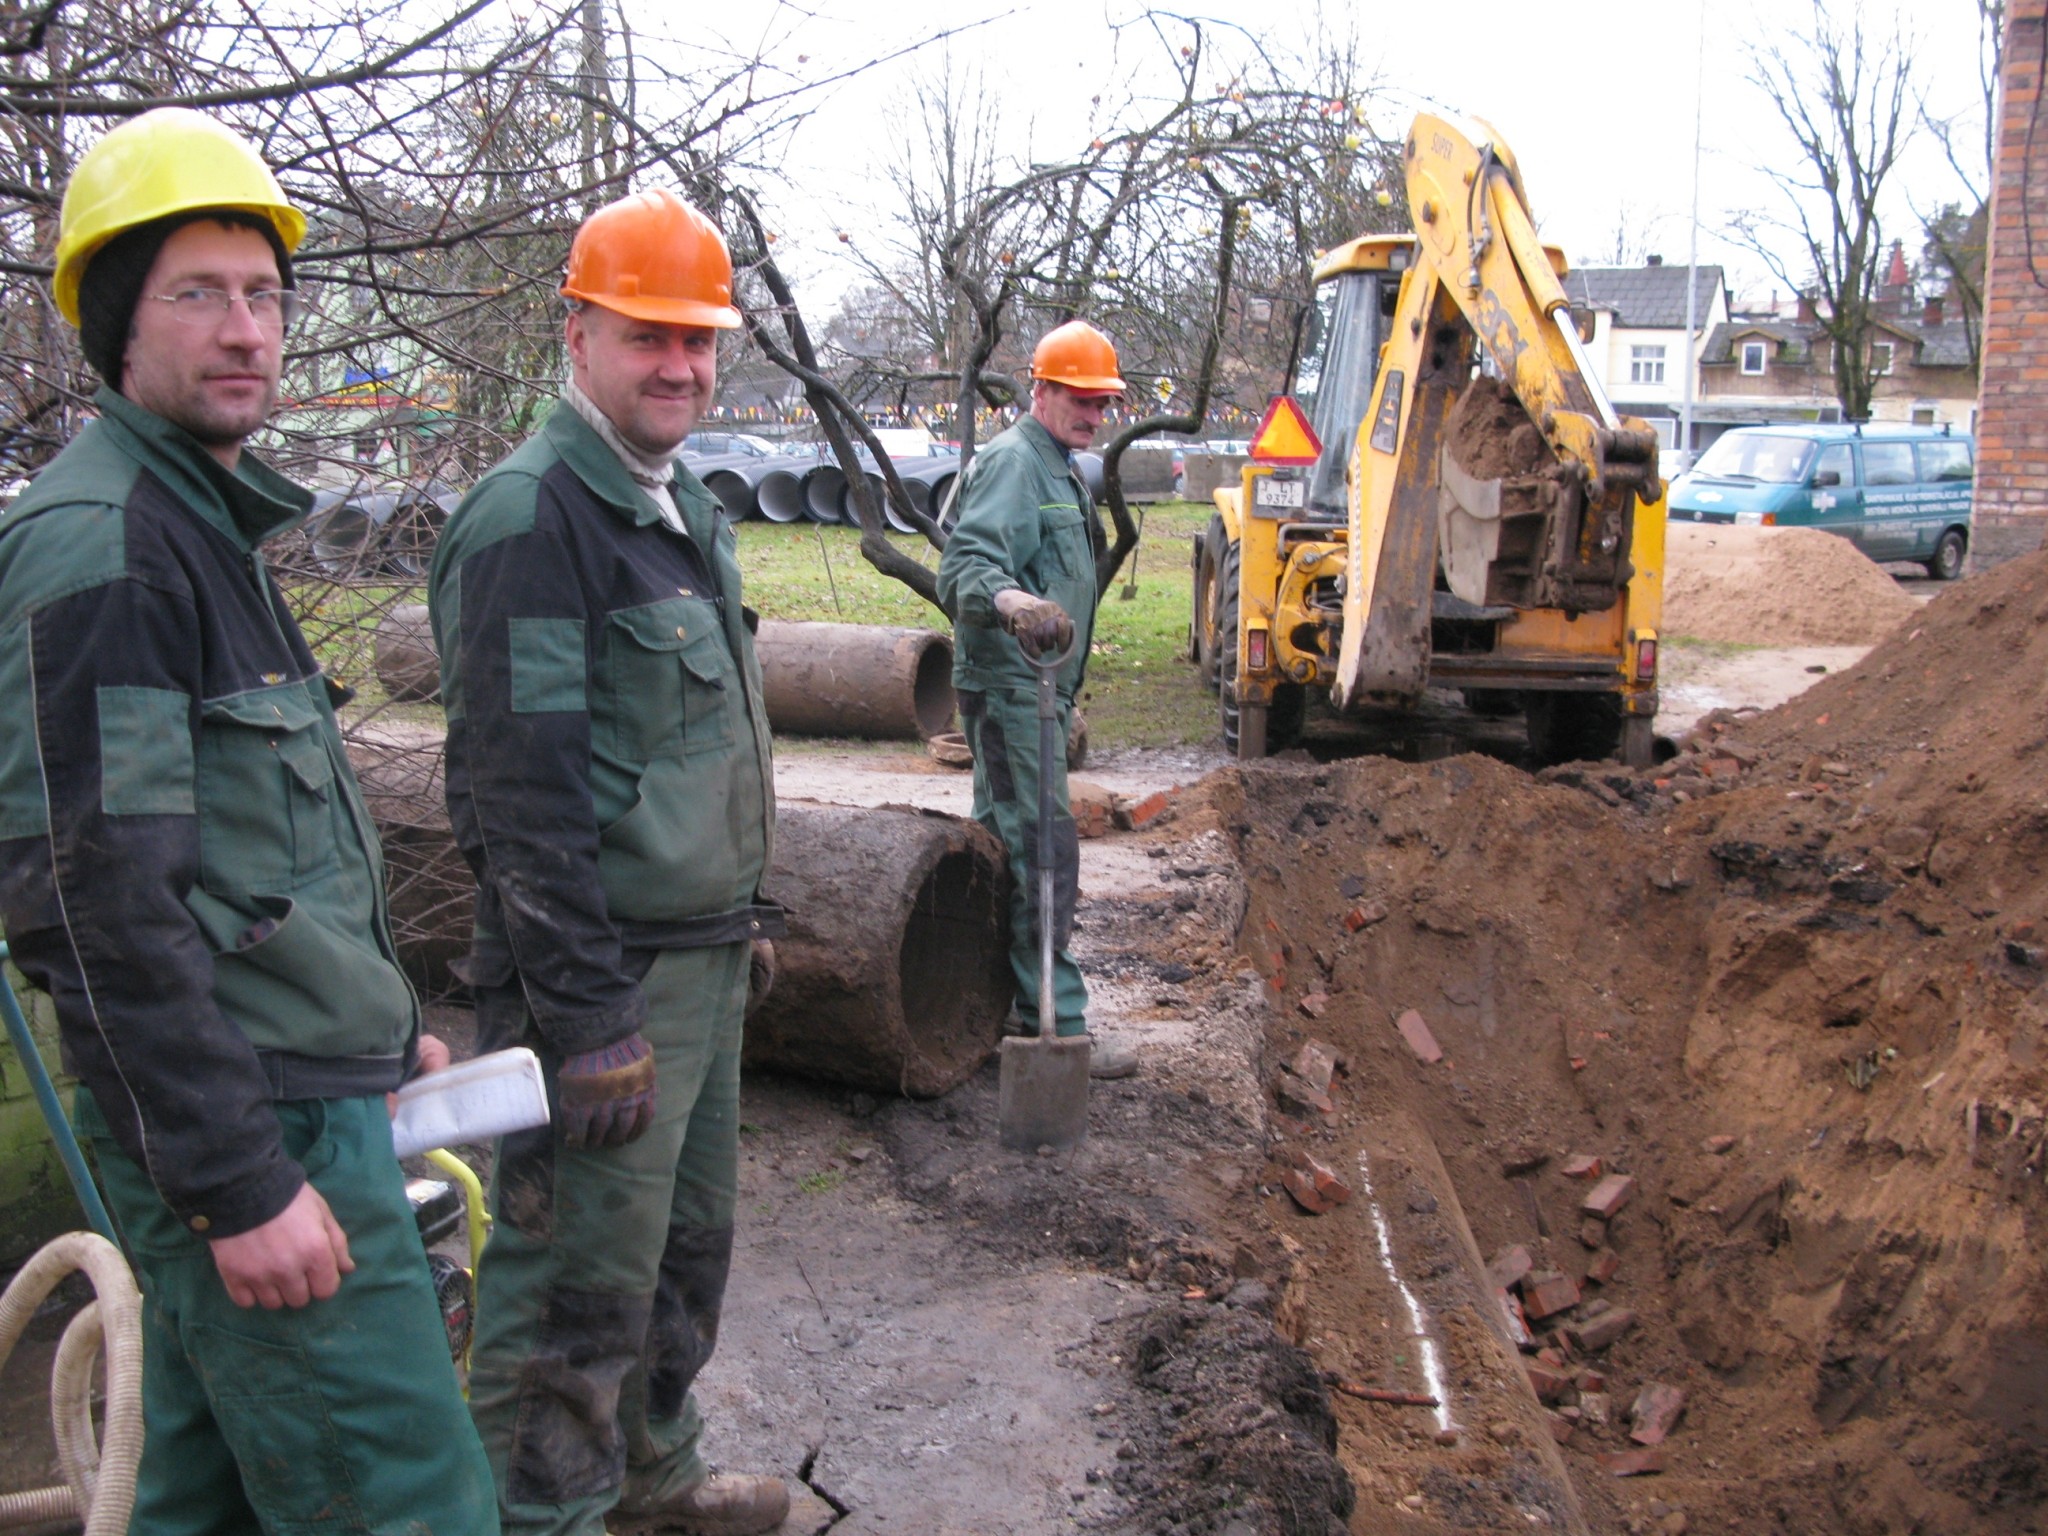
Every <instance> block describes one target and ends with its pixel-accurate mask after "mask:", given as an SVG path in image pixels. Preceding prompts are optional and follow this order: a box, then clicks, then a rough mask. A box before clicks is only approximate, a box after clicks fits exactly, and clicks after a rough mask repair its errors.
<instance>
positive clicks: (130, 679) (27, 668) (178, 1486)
mask: <svg viewBox="0 0 2048 1536" xmlns="http://www.w3.org/2000/svg"><path fill="white" fill-rule="evenodd" d="M305 228H306V221H305V218H304V216H303V215H302V214H301V213H300V212H299V211H298V210H297V209H296V208H294V207H292V205H291V204H290V203H289V202H288V201H287V200H286V199H285V197H284V194H283V193H282V192H281V191H280V190H279V189H278V186H277V183H276V181H275V180H273V179H272V177H271V174H270V171H269V169H268V168H267V167H266V166H265V165H264V164H263V162H262V160H261V159H259V158H258V157H257V155H256V154H255V152H254V151H253V150H252V149H251V148H250V147H249V146H248V145H247V144H246V143H244V142H243V141H242V140H241V139H240V138H238V137H237V136H236V135H234V134H233V133H232V132H230V131H229V130H228V129H226V128H224V127H222V126H221V125H220V124H218V123H216V122H214V121H213V120H212V119H210V118H207V117H204V116H201V115H200V114H198V113H196V112H190V111H185V110H181V109H172V108H166V109H160V110H158V111H153V112H148V113H145V114H143V115H142V116H139V117H137V118H135V119H134V120H132V121H130V122H128V123H126V124H124V125H122V126H120V127H118V128H116V129H114V130H113V131H111V132H110V133H108V134H106V135H105V136H104V137H103V138H101V139H100V140H99V142H98V143H97V144H95V145H94V146H93V147H92V148H91V149H89V150H88V151H87V152H86V153H85V154H84V155H83V156H82V157H81V158H80V160H79V162H78V165H77V168H76V170H75V171H74V172H73V173H72V177H71V181H70V184H69V185H68V186H67V188H66V189H65V195H64V205H63V210H62V213H61V216H60V222H59V231H58V241H57V253H56V255H57V261H56V272H55V278H54V282H53V285H52V286H53V289H54V297H55V299H56V303H57V308H58V309H59V311H60V312H61V313H62V314H63V316H64V318H65V319H66V320H69V321H71V322H72V323H73V324H75V325H76V326H77V327H78V331H79V343H80V346H81V348H82V349H83V351H84V353H85V356H86V359H87V361H88V362H90V363H91V365H92V366H93V368H94V369H95V370H96V371H97V372H98V373H99V375H100V377H101V378H102V379H103V380H104V381H105V387H104V388H103V389H101V390H100V392H99V395H98V397H97V400H96V405H97V408H98V412H99V415H98V419H97V420H95V421H93V422H92V423H91V424H90V425H88V426H87V427H86V428H85V430H84V431H83V432H81V433H80V434H79V435H78V437H77V438H76V439H75V440H74V441H73V442H72V443H71V444H70V445H69V446H68V447H67V448H66V449H65V450H64V451H63V452H62V453H61V454H59V455H58V456H57V458H56V459H55V460H54V461H52V462H51V464H50V465H49V466H48V467H47V468H46V469H45V470H44V471H43V472H42V474H41V475H39V476H37V478H36V480H35V482H34V483H33V484H32V485H31V486H30V487H29V488H28V489H27V491H25V492H24V493H23V494H22V495H21V496H20V497H19V498H18V499H17V500H16V502H15V503H14V505H13V507H12V509H11V510H10V511H9V512H8V513H7V514H6V516H5V517H4V518H0V678H4V679H5V687H6V696H7V698H8V700H9V701H10V704H11V706H12V713H13V716H14V719H15V726H16V728H15V729H14V730H13V731H11V732H10V733H9V737H8V743H9V744H8V745H7V747H6V748H5V749H4V750H0V923H4V925H5V930H6V935H7V942H8V945H9V946H10V948H11V950H12V952H13V957H14V960H15V962H16V964H18V965H19V966H20V968H21V970H22V972H23V974H24V975H26V976H27V977H28V979H29V980H30V982H31V983H33V984H34V985H35V986H37V987H39V988H41V989H42V990H43V991H45V992H47V993H49V994H50V996H51V997H52V998H53V999H54V1001H55V1006H56V1012H57V1020H58V1026H59V1029H60V1032H61V1036H62V1040H63V1046H64V1056H65V1060H66V1063H67V1064H68V1066H69V1067H70V1068H71V1070H73V1071H74V1072H75V1073H76V1074H77V1076H78V1080H79V1089H78V1095H77V1102H76V1108H75V1118H76V1121H77V1124H78V1128H79V1131H80V1133H81V1135H82V1136H83V1137H84V1138H85V1139H88V1140H90V1141H91V1142H92V1144H93V1147H94V1150H95V1152H96V1154H97V1158H98V1165H99V1173H100V1179H101V1183H102V1186H103V1189H104V1191H105V1194H106V1202H107V1205H108V1207H109V1208H110V1210H111V1211H112V1212H113V1214H114V1217H115V1220H116V1222H117V1223H118V1225H119V1227H120V1229H121V1234H122V1237H123V1239H124V1241H125V1244H126V1246H127V1249H128V1253H129V1256H130V1258H131V1259H132V1260H133V1261H134V1263H135V1265H136V1268H137V1270H138V1271H139V1275H138V1278H139V1280H140V1282H141V1286H142V1291H143V1295H144V1298H145V1307H144V1312H143V1387H142V1391H143V1415H144V1429H145V1442H144V1446H143V1452H142V1462H141V1467H140V1470H139V1474H138V1479H137V1486H136V1493H135V1505H134V1516H133V1521H132V1524H131V1526H130V1529H131V1530H133V1531H135V1532H137V1533H138V1536H140V1533H154V1532H168V1531H230V1530H254V1529H257V1528H259V1527H260V1528H261V1529H264V1530H298V1529H307V1530H310V1529H313V1528H315V1527H316V1526H318V1527H319V1528H321V1529H327V1528H330V1525H331V1527H332V1528H333V1529H337V1530H339V1529H347V1530H351V1531H361V1532H377V1533H389V1536H399V1533H401V1532H403V1533H426V1532H431V1533H434V1536H489V1533H490V1532H493V1531H495V1530H496V1528H497V1522H496V1511H495V1508H494V1506H493V1500H492V1498H491V1488H490V1478H489V1468H488V1466H487V1465H486V1463H485V1460H484V1456H483V1452H482V1449H481V1447H480V1446H479V1444H478V1443H477V1440H476V1436H475V1433H474V1431H473V1430H472V1429H471V1427H470V1424H469V1420H468V1415H467V1414H466V1413H465V1412H464V1410H463V1406H462V1399H461V1394H460V1389H459V1387H458V1385H457V1382H456V1378H455V1372H454V1367H453V1364H452V1362H451V1361H450V1359H449V1356H448V1344H447V1335H446V1333H445V1331H444V1329H443V1325H442V1322H441V1317H440V1310H439V1307H438V1306H437V1304H436V1301H435V1296H434V1289H433V1286H432V1283H431V1281H430V1280H429V1277H428V1271H427V1266H426V1259H425V1255H424V1254H423V1253H422V1251H421V1247H420V1240H419V1235H418V1232H417V1230H416V1228H415V1226H414V1221H413V1216H412V1210H411V1206H410V1204H409V1203H408V1201H407V1199H406V1194H405V1184H404V1179H403V1176H402V1175H401V1173H400V1171H399V1167H398V1163H397V1160H396V1159H395V1158H394V1157H393V1155H392V1143H391V1130H390V1123H389V1119H388V1116H387V1113H386V1110H385V1097H384V1096H385V1094H386V1092H387V1091H389V1090H390V1089H393V1088H396V1087H397V1086H398V1084H399V1083H400V1081H401V1080H402V1079H403V1078H404V1077H406V1076H407V1075H408V1074H409V1073H410V1072H412V1071H414V1070H415V1069H416V1068H417V1066H418V1064H419V1063H420V1061H421V1060H422V1057H423V1055H426V1056H430V1057H437V1058H438V1060H440V1061H444V1062H445V1060H446V1052H445V1048H444V1047H440V1046H439V1043H438V1042H433V1041H431V1040H430V1039H429V1038H428V1037H425V1036H422V1035H421V1034H420V1029H419V1026H420V1013H419V1005H418V1002H417V1000H416V999H415V998H414V996H413V992H412V989H411V987H410V986H409V985H408V984H407V982H406V979H405V976H404V974H403V973H402V972H401V971H400V970H399V967H398V962H397V959H396V956H395V954H394V952H393V949H392V944H391V935H390V930H389V925H388V923H387V920H386V913H385V907H384V896H383V865H382V860H381V858H380V856H379V853H378V848H377V843H376V838H375V834H374V833H373V832H372V831H371V829H370V818H369V815H368V812H367V811H366V810H365V808H364V805H363V802H362V798H361V796H360V794H359V793H358V791H357V788H356V783H355V778H354V775H353V774H352V772H351V771H350V768H349V761H348V757H347V755H346V754H345V753H344V751H343V750H342V742H341V735H340V732H339V730H338V728H337V726H336V723H335V715H334V701H335V699H336V698H337V697H339V696H341V694H342V691H341V690H340V689H338V688H336V687H335V685H333V684H332V683H330V682H329V681H328V680H327V679H326V678H325V677H324V676H322V675H321V671H320V666H319V663H318V662H317V661H315V660H314V658H313V655H312V653H311V652H310V651H309V650H308V649H307V646H306V642H305V640H304V638H303V637H302V636H301V635H300V633H299V630H298V627H297V625H296V624H294V623H293V621H292V618H291V615H290V612H289V610H288V609H287V608H286V606H285V602H284V599H283V597H282V595H281V594H280V593H279V591H278V589H277V587H276V585H275V584H274V583H273V582H272V581H271V579H270V577H269V575H268V573H267V572H266V571H265V569H264V566H263V562H262V558H261V555H260V553H259V550H258V546H259V545H260V544H261V543H262V541H263V540H264V539H266V538H268V537H269V536H270V535H272V534H274V533H276V532H278V531H279V530H281V529H283V528H285V527H288V526H289V525H290V524H292V523H293V522H294V521H295V520H297V519H298V518H300V517H302V516H304V514H305V512H306V510H307V507H308V505H309V502H310V498H309V497H308V495H307V493H306V492H305V491H303V490H301V489H300V488H299V487H297V486H295V485H293V484H291V483H290V482H289V481H287V480H286V479H284V478H283V477H282V476H281V475H279V474H277V473H276V472H275V471H273V470H271V469H269V468H267V467H266V466H264V465H263V464H261V463H259V462H257V461H256V460H255V458H254V457H252V456H251V455H250V454H248V453H247V452H245V451H244V448H243V444H244V443H245V442H246V440H247V439H248V438H249V436H250V435H251V434H253V433H254V432H256V431H257V430H258V429H259V428H260V427H261V426H262V425H263V423H264V421H265V419H266V418H267V417H268V415H269V413H270V410H271V408H272V406H273V405H274V404H275V402H276V399H277V387H278V377H279V372H280V369H281V367H282V358H283V350H284V335H285V330H286V328H287V327H288V326H289V324H290V322H291V320H292V317H293V315H294V313H295V311H296V310H297V308H298V301H299V296H298V293H297V291H296V289H295V287H294V285H293V276H292V266H291V254H290V253H291V251H292V250H293V248H294V247H296V246H297V244H298V243H299V240H300V238H301V237H302V236H303V235H304V233H305Z"/></svg>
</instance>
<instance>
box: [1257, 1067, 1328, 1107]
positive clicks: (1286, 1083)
mask: <svg viewBox="0 0 2048 1536" xmlns="http://www.w3.org/2000/svg"><path fill="white" fill-rule="evenodd" d="M1273 1099H1274V1101H1275V1102H1276V1103H1277V1104H1278V1105H1279V1106H1280V1109H1281V1111H1282V1112H1283V1113H1285V1114H1289V1115H1294V1116H1296V1117H1302V1116H1307V1115H1312V1114H1313V1115H1334V1114H1335V1113H1336V1112H1337V1105H1336V1103H1335V1101H1334V1100H1332V1099H1331V1097H1330V1096H1329V1095H1328V1094H1327V1093H1324V1092H1323V1091H1322V1089H1320V1088H1313V1087H1310V1086H1309V1085H1308V1084H1307V1083H1305V1082H1303V1081H1302V1080H1301V1079H1300V1078H1298V1077H1296V1076H1295V1075H1294V1074H1293V1073H1292V1072H1290V1071H1288V1070H1287V1069H1286V1068H1285V1067H1282V1068H1281V1069H1280V1070H1279V1071H1278V1072H1275V1073H1274V1074H1273Z"/></svg>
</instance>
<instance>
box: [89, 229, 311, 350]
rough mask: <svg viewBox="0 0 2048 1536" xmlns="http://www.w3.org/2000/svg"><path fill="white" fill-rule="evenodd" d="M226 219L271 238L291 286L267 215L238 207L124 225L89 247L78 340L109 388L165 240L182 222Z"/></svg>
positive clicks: (291, 284) (288, 263)
mask: <svg viewBox="0 0 2048 1536" xmlns="http://www.w3.org/2000/svg"><path fill="white" fill-rule="evenodd" d="M202 222H205V223H211V224H227V225H232V226H233V227H235V228H238V229H253V230H255V231H256V232H257V233H258V234H259V235H261V236H263V238H264V239H266V240H268V241H269V242H270V251H271V254H272V255H274V256H275V257H276V258H277V275H278V279H279V281H281V282H282V283H283V284H284V286H285V287H287V288H296V287H297V286H298V284H297V282H296V281H294V280H293V278H292V258H291V254H290V253H289V252H288V251H286V250H285V248H284V241H282V240H280V239H279V238H278V234H277V230H276V228H275V226H273V225H272V224H271V222H270V220H268V219H266V218H264V217H263V216H262V215H260V214H254V213H244V212H243V211H242V210H241V209H239V208H201V209H197V210H194V211H191V212H187V213H174V214H172V215H171V216H170V217H168V218H162V219H152V220H150V222H149V223H147V224H137V225H136V226H135V227H134V228H133V229H124V230H122V231H121V233H120V234H118V235H116V236H114V238H113V239H111V240H109V241H108V242H107V243H106V244H105V245H103V246H101V247H100V248H99V249H98V250H97V251H95V252H94V253H93V258H92V260H91V261H89V262H87V263H86V265H85V271H84V272H82V273H81V274H79V278H78V346H79V350H80V351H82V352H83V353H85V360H86V361H87V362H88V363H91V364H92V366H93V371H94V372H95V373H97V374H98V375H99V376H100V377H101V378H102V379H104V380H105V381H106V382H107V384H108V385H109V386H110V387H111V388H114V389H119V388H120V387H121V364H122V360H123V359H124V358H125V357H126V356H127V353H128V332H129V329H130V327H131V326H132V325H133V324H134V320H135V305H136V303H137V301H139V300H140V299H141V297H142V285H143V284H144V283H145V282H147V281H148V280H149V269H150V268H151V267H153V266H155V265H156V258H157V256H158V255H159V253H161V252H162V250H163V248H164V242H165V241H166V240H168V239H170V238H171V236H172V235H174V234H176V233H177V232H178V231H179V230H181V229H183V228H184V227H185V226H186V225H187V224H198V223H202Z"/></svg>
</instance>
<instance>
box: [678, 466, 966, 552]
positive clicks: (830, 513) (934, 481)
mask: <svg viewBox="0 0 2048 1536" xmlns="http://www.w3.org/2000/svg"><path fill="white" fill-rule="evenodd" d="M686 462H688V464H689V467H690V469H691V471H692V473H694V474H695V475H696V476H697V478H698V479H700V480H702V481H703V482H704V486H705V489H707V490H708V491H710V492H711V494H712V495H714V496H716V497H717V498H718V500H719V502H720V503H721V504H722V505H723V506H724V507H725V514H726V516H727V517H729V518H731V519H732V520H733V521H734V522H744V521H745V520H746V519H747V518H750V517H757V516H758V517H763V518H766V519H767V520H768V521H769V522H771V523H799V522H813V523H848V524H854V525H858V523H859V522H860V518H859V515H858V514H857V513H856V511H855V510H854V503H853V494H852V491H851V488H850V487H849V486H848V485H847V482H846V474H845V472H844V471H843V470H841V469H840V467H839V466H838V465H837V464H835V463H833V462H831V461H830V460H829V459H816V458H801V457H798V456H796V455H793V454H787V455H777V456H776V457H775V458H772V459H763V458H755V457H751V456H749V455H746V454H717V455H712V456H708V457H704V458H695V457H692V458H690V459H689V460H687V461H686ZM862 462H863V465H864V466H865V467H864V468H863V471H862V472H863V473H864V474H865V475H866V477H867V480H868V484H869V486H870V487H871V488H872V489H873V491H874V495H875V502H876V504H877V505H878V506H880V507H881V508H882V516H883V517H884V518H886V519H887V520H888V523H889V526H890V528H892V529H894V530H895V531H896V532H897V533H915V532H917V531H918V530H917V529H916V528H915V527H914V526H913V525H912V524H911V522H910V519H908V518H906V517H904V516H903V515H902V514H901V513H899V512H898V511H897V510H896V508H895V507H894V506H892V505H890V503H889V500H888V497H887V494H886V492H885V491H884V488H883V480H882V476H881V472H880V471H879V470H877V469H876V468H875V467H874V466H873V463H872V461H869V460H863V461H862ZM890 462H892V463H893V464H894V465H895V466H896V475H897V478H898V479H900V480H901V481H902V482H903V488H904V489H905V490H906V491H908V492H909V493H910V500H911V504H912V505H913V506H915V507H916V508H917V510H918V511H920V512H923V513H925V514H926V515H927V516H937V515H939V514H940V513H941V512H942V511H943V510H944V508H945V506H946V502H947V499H948V497H949V496H950V495H951V493H952V488H953V483H954V481H955V479H956V478H957V477H958V476H959V473H960V461H959V460H958V459H956V458H953V457H952V456H951V455H924V456H920V457H917V458H902V459H893V460H891V461H890Z"/></svg>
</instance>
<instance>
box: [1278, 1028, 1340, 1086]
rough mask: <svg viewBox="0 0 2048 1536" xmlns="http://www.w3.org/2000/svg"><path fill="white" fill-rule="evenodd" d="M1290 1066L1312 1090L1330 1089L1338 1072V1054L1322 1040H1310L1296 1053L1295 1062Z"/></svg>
mask: <svg viewBox="0 0 2048 1536" xmlns="http://www.w3.org/2000/svg"><path fill="white" fill-rule="evenodd" d="M1288 1065H1289V1066H1290V1067H1292V1068H1293V1069H1294V1075H1295V1076H1296V1077H1298V1078H1300V1079H1301V1080H1302V1081H1303V1082H1305V1083H1307V1084H1308V1085H1309V1086H1310V1087H1311V1088H1321V1089H1328V1088H1329V1086H1330V1079H1331V1077H1332V1076H1334V1075H1335V1074H1336V1071H1337V1052H1336V1049H1335V1048H1334V1047H1332V1046H1328V1045H1325V1044H1323V1042H1322V1041H1320V1040H1310V1041H1309V1042H1307V1043H1306V1044H1305V1045H1303V1046H1302V1048H1301V1049H1300V1050H1298V1051H1296V1052H1295V1053H1294V1060H1292V1061H1291V1062H1289V1063H1288Z"/></svg>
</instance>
